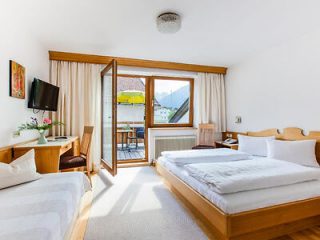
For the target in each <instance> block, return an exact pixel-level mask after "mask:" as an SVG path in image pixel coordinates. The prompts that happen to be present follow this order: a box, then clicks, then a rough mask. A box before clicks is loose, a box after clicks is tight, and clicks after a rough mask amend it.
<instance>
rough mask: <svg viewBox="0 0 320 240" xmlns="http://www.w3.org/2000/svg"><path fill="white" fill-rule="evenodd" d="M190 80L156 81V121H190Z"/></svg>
mask: <svg viewBox="0 0 320 240" xmlns="http://www.w3.org/2000/svg"><path fill="white" fill-rule="evenodd" d="M189 104H190V82H189V81H181V80H163V79H161V80H160V79H158V80H157V79H155V81H154V102H153V105H154V115H153V116H154V123H155V124H167V123H169V124H174V123H178V124H186V123H189Z"/></svg>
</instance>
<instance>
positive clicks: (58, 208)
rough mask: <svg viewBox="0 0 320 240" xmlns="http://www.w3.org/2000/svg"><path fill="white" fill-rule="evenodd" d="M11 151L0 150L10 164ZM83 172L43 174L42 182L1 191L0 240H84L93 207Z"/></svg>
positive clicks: (2, 159)
mask: <svg viewBox="0 0 320 240" xmlns="http://www.w3.org/2000/svg"><path fill="white" fill-rule="evenodd" d="M10 151H11V148H7V149H0V161H1V162H5V163H9V162H10V161H11V160H12V159H11V156H12V155H11V154H9V153H10ZM90 190H91V186H90V182H89V180H88V178H87V177H86V176H85V175H84V174H83V173H82V172H65V173H51V174H43V175H42V176H41V178H40V179H38V180H35V181H31V182H27V183H23V184H19V185H16V186H12V187H8V188H4V189H1V190H0V239H1V240H2V239H3V240H10V239H12V240H14V239H24V240H27V239H30V240H31V239H32V240H42V239H46V240H50V239H52V240H62V239H82V238H83V235H84V231H85V225H86V221H87V216H88V207H89V206H90V203H91V191H90Z"/></svg>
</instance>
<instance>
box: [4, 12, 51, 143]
mask: <svg viewBox="0 0 320 240" xmlns="http://www.w3.org/2000/svg"><path fill="white" fill-rule="evenodd" d="M8 15H9V13H8ZM10 16H11V17H10V18H9V16H6V15H2V16H0V36H1V39H0V53H1V58H0V147H3V146H7V145H11V144H14V143H18V142H22V141H26V140H29V139H34V138H37V137H38V134H37V132H33V131H31V132H30V131H26V132H23V133H22V134H21V136H20V137H13V132H14V131H15V130H16V129H17V127H18V126H19V125H20V124H21V123H24V122H26V121H28V120H29V119H30V117H31V116H34V114H33V113H32V110H30V109H28V108H27V100H28V96H29V90H30V87H31V81H32V80H33V78H34V77H37V78H40V79H43V80H45V81H48V80H49V79H48V78H49V60H48V52H47V50H45V49H43V48H42V47H41V45H40V44H38V42H37V41H36V39H33V38H32V37H31V36H33V34H32V32H30V31H28V30H27V29H26V28H25V26H24V24H23V22H21V21H19V20H17V19H13V18H12V16H13V15H10ZM5 18H6V19H5ZM9 60H14V61H16V62H18V63H20V64H21V65H23V66H24V67H25V68H26V80H27V81H26V99H24V100H21V99H17V98H13V97H9Z"/></svg>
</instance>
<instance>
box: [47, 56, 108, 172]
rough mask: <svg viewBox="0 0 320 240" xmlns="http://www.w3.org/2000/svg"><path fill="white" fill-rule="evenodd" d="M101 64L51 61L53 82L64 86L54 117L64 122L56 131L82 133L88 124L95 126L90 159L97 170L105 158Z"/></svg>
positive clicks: (60, 133)
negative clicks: (102, 127)
mask: <svg viewBox="0 0 320 240" xmlns="http://www.w3.org/2000/svg"><path fill="white" fill-rule="evenodd" d="M101 68H102V66H101V65H97V64H88V63H77V62H65V61H51V62H50V82H51V83H52V84H54V85H56V86H58V87H60V93H59V102H58V111H57V112H53V113H52V118H53V120H57V121H61V122H63V123H64V125H62V126H59V127H55V128H54V129H53V130H52V134H53V135H66V136H80V137H82V133H83V127H84V126H86V125H90V126H94V134H93V138H92V143H91V152H90V154H91V156H90V159H91V161H92V163H91V166H93V169H94V170H95V171H98V170H99V168H100V158H101V154H100V153H101V123H100V121H101V76H100V72H101Z"/></svg>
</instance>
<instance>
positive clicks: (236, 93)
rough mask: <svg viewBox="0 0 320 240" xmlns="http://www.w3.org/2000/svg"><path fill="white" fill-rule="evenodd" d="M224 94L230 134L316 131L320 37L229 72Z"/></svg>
mask: <svg viewBox="0 0 320 240" xmlns="http://www.w3.org/2000/svg"><path fill="white" fill-rule="evenodd" d="M226 90H227V126H228V130H231V131H247V130H262V129H266V128H280V129H281V128H284V127H289V126H296V127H300V128H303V129H305V130H307V131H308V130H320V110H319V106H318V105H319V102H320V31H315V32H312V33H309V34H306V35H304V36H301V37H300V38H298V39H295V40H294V41H292V42H288V43H286V44H283V45H281V46H274V47H273V48H270V49H268V50H267V51H265V52H263V53H261V54H259V55H256V56H254V57H251V58H250V59H249V60H247V61H244V62H242V63H240V64H237V65H235V66H232V67H230V68H229V69H228V73H227V77H226ZM236 116H241V117H242V123H241V124H236V123H235V117H236Z"/></svg>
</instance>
